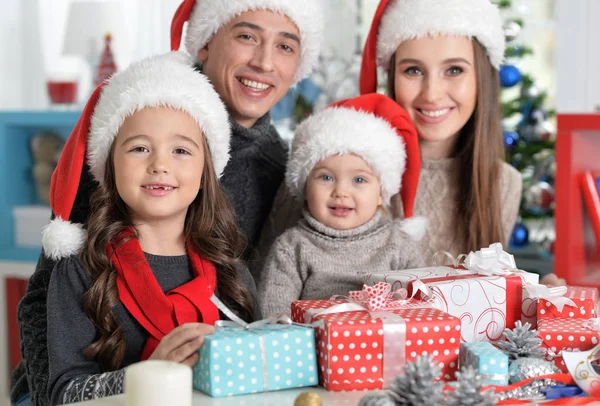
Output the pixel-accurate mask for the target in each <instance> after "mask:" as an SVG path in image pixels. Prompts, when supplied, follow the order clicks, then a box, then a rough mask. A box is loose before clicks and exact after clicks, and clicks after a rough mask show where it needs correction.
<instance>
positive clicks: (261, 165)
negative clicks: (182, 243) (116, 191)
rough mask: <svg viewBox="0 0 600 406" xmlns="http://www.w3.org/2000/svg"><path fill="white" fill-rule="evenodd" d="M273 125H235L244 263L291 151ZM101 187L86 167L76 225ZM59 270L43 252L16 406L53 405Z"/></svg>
mask: <svg viewBox="0 0 600 406" xmlns="http://www.w3.org/2000/svg"><path fill="white" fill-rule="evenodd" d="M270 122H271V117H270V115H269V114H266V115H265V116H263V117H262V118H260V119H259V120H258V121H257V122H256V123H255V125H254V126H253V127H252V128H245V127H242V126H240V125H239V124H237V123H236V122H234V121H233V120H232V121H231V127H232V137H231V145H230V159H229V162H228V164H227V166H226V167H225V171H224V174H223V176H222V177H221V180H220V181H221V185H222V186H223V188H224V189H225V190H226V192H227V194H228V195H229V197H230V199H231V200H232V203H233V206H234V208H235V211H236V217H237V219H238V220H237V221H238V225H239V228H240V229H241V230H242V231H243V232H244V234H245V235H246V236H248V238H249V245H248V248H247V249H246V252H245V253H244V258H248V257H249V256H250V253H251V252H252V250H253V247H254V246H255V244H256V243H257V240H258V236H259V235H260V232H261V227H262V224H263V222H264V221H265V218H266V217H267V216H268V213H269V212H270V210H271V206H272V203H273V198H274V196H275V194H276V192H277V190H278V188H279V186H280V184H281V182H282V180H283V176H284V173H285V163H286V159H287V146H286V144H285V143H284V142H283V141H282V140H281V138H280V137H279V135H278V134H277V131H276V130H275V127H273V126H272V125H271V124H270ZM96 186H97V184H95V183H94V181H93V178H92V177H91V175H90V172H89V167H87V166H86V167H85V168H84V170H83V172H82V175H81V179H80V183H79V188H78V191H77V196H76V198H75V203H74V204H73V211H72V213H71V221H72V222H75V223H81V224H87V221H88V218H89V215H90V208H89V201H90V195H91V193H92V192H93V190H95V188H96ZM55 265H56V262H55V261H54V260H52V259H51V258H48V257H46V256H45V255H44V254H43V252H42V254H41V255H40V258H39V260H38V263H37V265H36V268H35V272H34V274H33V275H32V276H31V278H30V279H29V283H28V285H27V291H26V292H25V296H24V297H23V299H22V300H21V302H20V303H19V308H18V321H19V331H20V342H21V355H22V357H23V360H22V362H21V363H20V364H19V365H18V366H17V368H16V369H15V370H14V371H13V374H12V384H11V388H12V389H11V400H12V401H13V402H14V401H16V400H17V399H19V398H20V397H21V396H22V395H24V394H26V393H27V392H29V393H30V394H31V400H32V404H33V405H34V406H45V405H47V404H48V401H47V389H46V385H47V382H48V351H47V342H46V328H47V325H46V295H47V290H48V283H49V281H50V276H51V273H52V269H53V268H54V266H55Z"/></svg>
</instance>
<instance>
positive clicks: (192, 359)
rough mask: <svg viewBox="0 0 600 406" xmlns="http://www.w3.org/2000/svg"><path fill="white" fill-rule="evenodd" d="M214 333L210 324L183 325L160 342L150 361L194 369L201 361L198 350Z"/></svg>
mask: <svg viewBox="0 0 600 406" xmlns="http://www.w3.org/2000/svg"><path fill="white" fill-rule="evenodd" d="M214 332H215V328H214V327H213V326H211V325H209V324H202V323H186V324H182V325H181V326H179V327H176V328H175V329H173V331H171V332H170V333H169V334H167V335H166V336H164V337H163V339H162V340H160V343H159V344H158V347H156V349H155V350H154V352H153V353H152V355H151V356H150V358H149V359H159V360H163V361H174V362H179V363H181V364H185V365H187V366H189V367H193V366H194V364H195V363H196V362H198V360H199V359H200V355H199V354H198V349H200V347H202V344H203V343H204V336H205V335H207V334H212V333H214Z"/></svg>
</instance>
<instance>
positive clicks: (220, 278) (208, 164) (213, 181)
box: [80, 139, 254, 370]
mask: <svg viewBox="0 0 600 406" xmlns="http://www.w3.org/2000/svg"><path fill="white" fill-rule="evenodd" d="M203 150H204V170H203V173H202V188H201V190H200V192H199V193H198V196H196V199H195V200H194V201H193V202H192V204H191V205H190V207H189V208H188V211H187V215H186V221H185V228H184V236H185V239H186V241H189V242H191V244H192V246H193V247H194V248H195V249H196V251H197V252H198V253H199V254H200V255H202V256H203V257H204V258H206V259H208V260H210V261H212V262H213V263H214V264H215V265H216V267H217V289H218V292H219V298H220V299H221V300H222V301H223V302H224V303H226V304H227V305H228V306H229V307H230V308H231V309H232V310H233V311H234V312H235V313H236V314H238V315H239V316H240V317H242V318H243V319H245V320H250V321H252V320H253V318H254V317H253V316H254V300H253V298H252V296H251V293H250V291H249V289H248V287H247V286H245V285H244V284H243V283H242V282H241V280H240V276H239V274H238V271H237V265H238V261H239V256H240V253H241V252H242V249H243V246H242V239H241V238H240V234H239V231H238V229H237V227H236V222H235V215H234V211H233V207H232V204H231V202H230V201H229V198H228V197H227V195H226V194H225V192H224V191H223V190H222V189H221V187H220V186H219V183H218V180H217V176H216V173H215V170H214V165H213V162H212V158H211V155H210V151H209V149H208V145H207V143H206V140H205V139H204V140H203ZM90 206H91V215H90V219H89V222H88V234H87V241H86V244H85V247H84V249H83V250H82V252H81V254H80V258H81V262H82V264H83V266H84V267H85V268H86V269H87V270H88V271H89V272H90V275H91V278H92V284H91V286H90V288H89V289H88V290H87V292H86V293H85V295H84V298H83V308H84V310H85V312H86V313H87V315H88V317H89V318H90V319H91V320H92V322H93V323H94V326H95V327H96V331H97V337H98V338H97V340H96V341H95V342H93V343H92V344H90V345H89V346H88V347H87V348H86V349H85V350H84V355H85V356H86V357H87V358H88V359H92V360H95V361H96V362H98V363H99V364H100V365H101V366H102V368H103V369H104V370H115V369H118V368H119V367H120V366H121V363H122V362H123V358H124V355H125V337H123V334H122V332H121V328H120V326H119V324H118V322H117V319H116V318H115V315H114V314H113V312H112V309H113V307H114V306H115V305H116V304H117V303H118V302H119V292H118V290H117V285H116V272H113V269H112V265H111V263H110V258H108V256H107V255H106V244H108V243H109V242H110V241H112V240H113V239H114V238H115V237H116V236H117V235H118V234H119V233H120V232H121V231H123V230H124V229H125V228H127V227H129V226H133V224H132V223H131V220H130V218H129V215H128V214H127V207H126V205H125V203H124V202H123V200H122V199H121V197H120V196H119V194H118V192H117V187H116V184H115V176H114V161H113V154H112V152H111V154H110V155H109V158H108V159H107V162H106V171H105V176H104V183H103V185H102V186H100V187H99V188H98V189H97V190H96V191H95V192H94V193H93V194H92V196H91V198H90Z"/></svg>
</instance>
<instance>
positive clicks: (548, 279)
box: [540, 273, 567, 286]
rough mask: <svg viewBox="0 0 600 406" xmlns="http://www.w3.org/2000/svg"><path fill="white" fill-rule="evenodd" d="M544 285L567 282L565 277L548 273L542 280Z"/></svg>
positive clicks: (563, 284) (558, 284) (559, 284)
mask: <svg viewBox="0 0 600 406" xmlns="http://www.w3.org/2000/svg"><path fill="white" fill-rule="evenodd" d="M540 284H542V285H550V286H565V285H566V284H567V282H566V281H565V280H564V279H563V278H559V277H558V276H556V274H555V273H551V274H548V275H546V276H544V277H543V278H542V280H540Z"/></svg>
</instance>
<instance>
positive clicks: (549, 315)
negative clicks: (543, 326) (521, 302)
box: [537, 286, 598, 321]
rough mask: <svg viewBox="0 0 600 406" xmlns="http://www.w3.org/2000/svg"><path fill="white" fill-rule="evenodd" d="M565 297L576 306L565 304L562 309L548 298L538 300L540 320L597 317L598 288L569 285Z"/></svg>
mask: <svg viewBox="0 0 600 406" xmlns="http://www.w3.org/2000/svg"><path fill="white" fill-rule="evenodd" d="M564 297H567V298H569V299H571V300H572V301H573V302H574V303H575V307H574V306H570V305H568V304H567V305H564V307H563V308H562V311H560V310H558V308H557V307H556V306H555V305H553V304H552V303H551V302H550V301H548V300H546V299H539V301H538V316H537V317H538V321H539V320H544V319H561V318H565V319H566V318H570V319H591V318H593V317H596V315H597V314H598V313H597V309H596V306H597V305H598V289H596V288H590V287H583V286H568V287H567V293H565V295H564Z"/></svg>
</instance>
